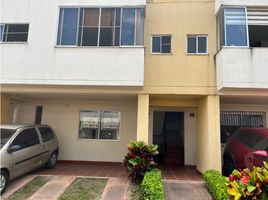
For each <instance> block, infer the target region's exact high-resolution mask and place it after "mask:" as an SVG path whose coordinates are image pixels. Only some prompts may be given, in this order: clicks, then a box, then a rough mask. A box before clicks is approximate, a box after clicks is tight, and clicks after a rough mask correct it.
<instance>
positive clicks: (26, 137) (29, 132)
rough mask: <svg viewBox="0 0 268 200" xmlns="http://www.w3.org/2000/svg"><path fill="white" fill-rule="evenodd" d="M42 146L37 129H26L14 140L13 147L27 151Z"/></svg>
mask: <svg viewBox="0 0 268 200" xmlns="http://www.w3.org/2000/svg"><path fill="white" fill-rule="evenodd" d="M37 144H40V141H39V138H38V135H37V132H36V130H35V128H30V129H25V130H23V131H21V132H20V133H19V135H18V136H17V137H16V138H15V139H14V140H13V142H12V145H19V146H21V149H25V148H28V147H31V146H34V145H37Z"/></svg>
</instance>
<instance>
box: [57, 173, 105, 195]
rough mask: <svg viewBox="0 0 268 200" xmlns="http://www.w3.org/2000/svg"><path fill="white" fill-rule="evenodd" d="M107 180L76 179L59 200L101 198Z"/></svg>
mask: <svg viewBox="0 0 268 200" xmlns="http://www.w3.org/2000/svg"><path fill="white" fill-rule="evenodd" d="M106 183H107V179H94V178H77V179H75V181H74V182H73V183H72V184H71V185H70V186H69V187H68V188H67V190H66V191H65V192H64V193H63V194H62V196H61V197H60V198H59V200H70V199H72V200H88V199H90V200H97V199H100V198H101V194H102V192H103V189H104V187H105V185H106Z"/></svg>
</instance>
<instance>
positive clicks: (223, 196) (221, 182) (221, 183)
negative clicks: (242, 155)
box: [203, 170, 230, 200]
mask: <svg viewBox="0 0 268 200" xmlns="http://www.w3.org/2000/svg"><path fill="white" fill-rule="evenodd" d="M203 178H204V181H205V184H206V187H207V189H208V191H209V193H210V194H211V196H212V197H213V199H215V200H229V199H230V195H229V194H228V193H227V184H228V181H227V180H226V177H225V176H222V175H221V174H220V172H218V171H216V170H208V171H206V172H205V173H204V174H203Z"/></svg>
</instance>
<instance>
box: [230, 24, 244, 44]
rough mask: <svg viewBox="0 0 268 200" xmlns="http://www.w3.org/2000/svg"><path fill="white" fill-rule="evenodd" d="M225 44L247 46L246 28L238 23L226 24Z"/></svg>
mask: <svg viewBox="0 0 268 200" xmlns="http://www.w3.org/2000/svg"><path fill="white" fill-rule="evenodd" d="M226 37H227V46H247V28H246V26H239V25H228V26H227V25H226Z"/></svg>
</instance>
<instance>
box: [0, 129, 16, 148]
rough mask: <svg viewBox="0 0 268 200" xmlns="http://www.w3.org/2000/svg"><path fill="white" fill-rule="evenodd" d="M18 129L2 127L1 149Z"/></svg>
mask: <svg viewBox="0 0 268 200" xmlns="http://www.w3.org/2000/svg"><path fill="white" fill-rule="evenodd" d="M15 131H16V130H14V129H4V128H1V132H0V136H1V149H2V147H3V146H4V145H5V144H6V143H7V141H8V140H9V139H10V138H11V137H12V135H13V134H14V133H15Z"/></svg>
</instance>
